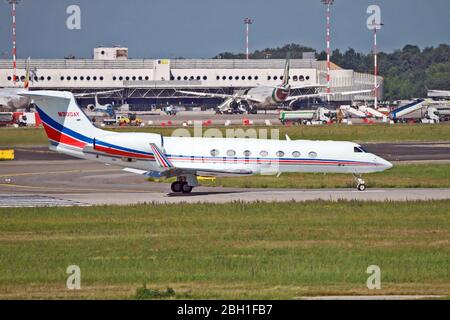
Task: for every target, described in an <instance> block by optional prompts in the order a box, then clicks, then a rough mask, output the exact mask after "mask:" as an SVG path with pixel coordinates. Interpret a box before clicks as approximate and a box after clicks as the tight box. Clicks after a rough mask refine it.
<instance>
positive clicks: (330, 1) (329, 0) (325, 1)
mask: <svg viewBox="0 0 450 320" xmlns="http://www.w3.org/2000/svg"><path fill="white" fill-rule="evenodd" d="M333 2H334V0H322V3H323V4H324V5H326V6H327V93H328V95H327V97H328V103H330V99H331V95H330V93H331V5H332V4H333Z"/></svg>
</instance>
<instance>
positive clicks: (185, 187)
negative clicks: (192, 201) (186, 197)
mask: <svg viewBox="0 0 450 320" xmlns="http://www.w3.org/2000/svg"><path fill="white" fill-rule="evenodd" d="M192 189H193V188H192V187H191V186H190V185H188V184H187V183H183V185H182V187H181V191H182V192H183V193H191V192H192Z"/></svg>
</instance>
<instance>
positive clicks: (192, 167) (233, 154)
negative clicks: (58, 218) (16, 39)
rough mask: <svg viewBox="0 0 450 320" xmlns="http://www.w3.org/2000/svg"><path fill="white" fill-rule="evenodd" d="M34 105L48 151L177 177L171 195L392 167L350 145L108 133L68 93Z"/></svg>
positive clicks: (37, 96) (360, 184) (46, 95)
mask: <svg viewBox="0 0 450 320" xmlns="http://www.w3.org/2000/svg"><path fill="white" fill-rule="evenodd" d="M26 95H27V96H29V97H31V98H32V99H33V100H34V101H35V102H36V104H37V110H38V112H39V115H40V117H41V119H42V121H43V125H44V128H45V130H46V133H47V136H48V138H49V141H50V149H51V150H53V151H56V152H60V153H64V154H68V155H72V156H74V157H79V158H82V159H89V160H94V161H99V162H102V163H107V164H112V165H118V166H121V167H124V168H125V169H124V170H126V171H128V172H133V173H136V174H141V175H144V176H148V177H154V178H170V177H176V178H177V180H176V181H175V182H174V183H172V186H171V189H172V191H173V192H176V193H177V192H183V193H190V192H191V191H192V189H193V188H194V187H196V186H198V185H199V184H198V180H197V177H198V176H205V177H215V176H248V177H249V178H250V177H251V176H254V175H260V174H275V175H276V174H281V173H284V172H320V173H347V174H353V175H354V176H355V178H356V181H357V188H358V190H360V191H363V190H365V189H366V186H365V182H364V180H362V177H361V174H364V173H372V172H381V171H385V170H387V169H390V168H391V167H392V164H391V163H389V162H388V161H386V160H384V159H382V158H380V157H378V156H376V155H374V154H371V153H369V152H367V151H366V150H365V149H364V148H363V147H361V146H360V145H358V144H356V143H352V142H337V141H291V140H289V139H288V140H283V141H281V140H267V139H237V138H203V137H166V136H162V135H160V134H154V133H136V132H131V133H126V132H110V131H105V130H101V129H99V128H97V127H95V126H94V125H93V124H92V123H91V122H90V121H89V118H88V117H87V116H86V115H85V114H84V113H83V112H81V110H80V108H79V107H78V105H77V103H76V101H75V98H74V96H73V94H72V93H70V92H61V91H33V92H29V93H26Z"/></svg>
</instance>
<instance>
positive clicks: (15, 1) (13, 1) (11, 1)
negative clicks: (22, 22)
mask: <svg viewBox="0 0 450 320" xmlns="http://www.w3.org/2000/svg"><path fill="white" fill-rule="evenodd" d="M19 1H20V0H8V3H9V4H11V5H12V32H13V34H12V41H13V49H12V56H13V77H12V79H13V83H14V85H16V84H17V80H18V79H17V62H16V57H17V50H16V5H17V4H18V3H19Z"/></svg>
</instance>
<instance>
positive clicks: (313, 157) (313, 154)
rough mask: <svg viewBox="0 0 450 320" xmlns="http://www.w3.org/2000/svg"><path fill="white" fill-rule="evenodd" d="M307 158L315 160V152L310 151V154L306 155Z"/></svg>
mask: <svg viewBox="0 0 450 320" xmlns="http://www.w3.org/2000/svg"><path fill="white" fill-rule="evenodd" d="M308 156H309V157H310V158H311V159H315V158H317V152H314V151H311V152H310V153H309V154H308Z"/></svg>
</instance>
